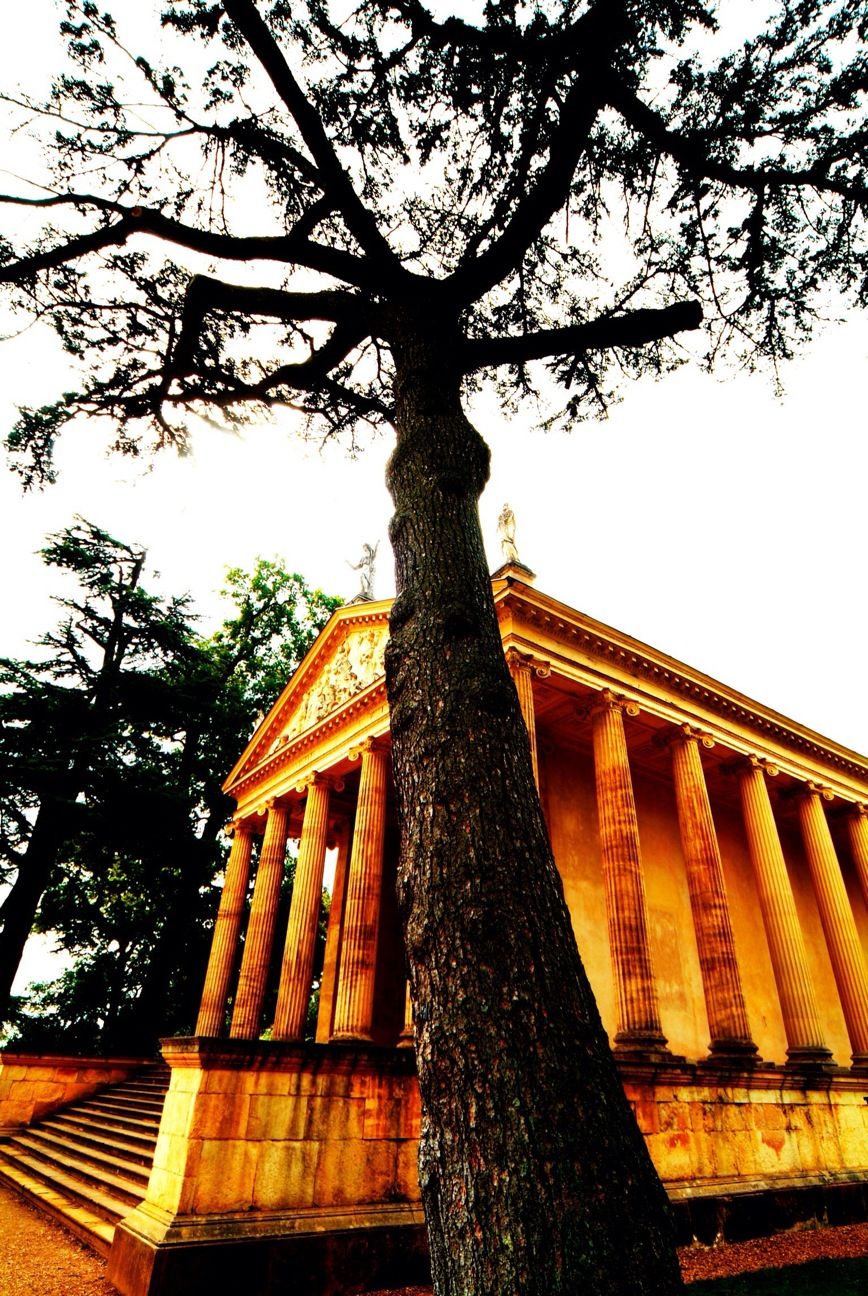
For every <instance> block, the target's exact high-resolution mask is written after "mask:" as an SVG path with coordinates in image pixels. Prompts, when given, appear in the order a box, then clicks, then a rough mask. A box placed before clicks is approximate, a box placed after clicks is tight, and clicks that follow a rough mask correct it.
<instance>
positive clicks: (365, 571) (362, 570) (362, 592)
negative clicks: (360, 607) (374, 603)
mask: <svg viewBox="0 0 868 1296" xmlns="http://www.w3.org/2000/svg"><path fill="white" fill-rule="evenodd" d="M379 547H380V542H379V540H378V541H377V543H376V544H375V545H369V544H363V545H362V556H361V558H360V559H359V561H358V562H357V563H351V562H348V563H347V566H348V567H349V568H350V569H351V570H352V571H357V572H359V574H360V577H359V579H360V583H361V584H360V589H359V592H358V594H356V595H355V597H354V598H351V599H350V602H351V603H357V602H364V603H369V602H371V600H372V599H373V597H374V570H375V565H376V558H377V550H378V549H379Z"/></svg>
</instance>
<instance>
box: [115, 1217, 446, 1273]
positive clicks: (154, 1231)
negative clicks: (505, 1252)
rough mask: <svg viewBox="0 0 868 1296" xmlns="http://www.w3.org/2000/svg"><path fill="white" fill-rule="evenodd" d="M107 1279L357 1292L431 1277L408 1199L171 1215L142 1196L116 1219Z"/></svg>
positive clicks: (419, 1221) (424, 1245) (421, 1225)
mask: <svg viewBox="0 0 868 1296" xmlns="http://www.w3.org/2000/svg"><path fill="white" fill-rule="evenodd" d="M108 1278H109V1281H110V1282H112V1283H114V1285H115V1287H117V1289H118V1291H119V1292H120V1293H122V1296H176V1294H177V1293H181V1292H183V1293H184V1296H214V1293H215V1292H224V1291H237V1292H244V1293H246V1296H278V1293H279V1294H280V1296H354V1294H355V1293H359V1292H362V1291H365V1290H369V1289H370V1288H371V1287H398V1286H408V1285H411V1284H417V1283H428V1282H430V1267H429V1263H428V1244H427V1238H426V1235H425V1226H424V1223H423V1220H422V1217H421V1211H420V1210H418V1208H412V1207H401V1206H398V1207H394V1208H391V1207H390V1208H385V1209H382V1208H378V1209H368V1210H365V1209H364V1208H362V1209H359V1210H356V1211H353V1212H342V1213H336V1212H334V1211H331V1212H316V1213H314V1212H311V1213H310V1214H308V1215H307V1216H302V1217H299V1216H298V1215H294V1216H291V1217H290V1216H277V1215H274V1216H270V1217H259V1218H257V1219H255V1220H250V1219H245V1218H244V1217H243V1216H242V1215H240V1214H239V1215H226V1216H223V1217H214V1216H212V1217H210V1218H209V1219H207V1220H203V1219H201V1218H198V1219H197V1218H195V1217H188V1218H187V1219H184V1218H183V1217H178V1216H176V1217H175V1218H174V1219H172V1218H171V1217H169V1216H167V1215H164V1214H163V1213H162V1212H160V1211H157V1210H154V1209H153V1208H152V1207H149V1206H148V1205H147V1204H144V1205H143V1206H140V1207H139V1208H138V1209H137V1210H135V1211H133V1213H132V1214H131V1215H129V1216H127V1218H126V1219H125V1220H124V1221H123V1222H122V1223H121V1224H119V1225H118V1229H117V1232H116V1234H115V1241H114V1245H113V1247H112V1251H111V1255H110V1258H109V1267H108Z"/></svg>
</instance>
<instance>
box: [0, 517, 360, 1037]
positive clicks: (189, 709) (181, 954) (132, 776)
mask: <svg viewBox="0 0 868 1296" xmlns="http://www.w3.org/2000/svg"><path fill="white" fill-rule="evenodd" d="M72 546H74V548H75V557H76V562H75V564H74V565H73V566H72V570H73V571H74V572H75V574H76V575H79V576H80V575H81V572H82V570H85V571H86V581H87V591H88V596H87V597H82V598H76V599H68V600H63V603H64V606H65V607H66V608H67V609H73V610H74V615H69V616H67V618H66V619H65V620H64V623H63V625H62V627H61V629H60V630H59V631H58V632H56V633H52V634H48V635H45V636H44V637H43V639H42V640H41V641H40V643H41V645H42V647H43V648H44V649H45V650H46V656H45V657H44V658H43V659H42V660H40V661H39V662H35V663H34V662H28V663H7V672H8V683H9V684H10V685H11V687H9V689H8V691H7V692H5V693H3V694H0V706H2V707H3V708H4V710H5V711H6V713H7V714H9V715H14V716H15V717H16V723H14V724H13V725H11V726H7V727H6V728H4V731H3V738H2V740H0V760H2V762H3V765H4V767H5V771H6V774H7V782H6V787H7V792H8V793H10V794H12V795H13V799H14V800H15V801H16V804H18V803H21V802H22V798H23V797H25V796H26V797H29V798H31V800H32V801H33V803H34V804H36V805H38V812H37V814H36V819H35V822H34V823H33V827H32V832H33V833H34V834H35V833H36V830H37V827H38V823H39V817H40V816H42V815H49V814H50V815H51V816H52V817H53V821H54V823H55V826H56V838H55V850H54V852H53V855H52V857H51V859H50V860H48V859H46V860H44V861H43V867H44V868H45V870H46V872H45V875H44V876H45V878H46V881H45V882H44V883H43V886H42V889H41V892H40V896H38V897H36V903H37V904H38V906H39V907H38V913H37V909H36V907H35V905H34V908H33V911H32V912H31V914H30V924H29V925H28V928H27V931H28V932H29V930H30V927H31V926H33V925H34V924H35V925H36V927H37V929H38V930H42V931H49V932H52V933H54V935H55V938H56V939H57V940H58V942H59V944H60V947H61V948H63V949H64V950H66V951H68V952H70V953H71V954H72V955H73V966H72V968H71V969H70V970H69V971H68V972H67V973H66V974H64V975H63V976H62V977H61V978H60V981H59V982H58V983H57V984H55V985H53V986H48V987H43V988H42V989H41V990H40V992H39V994H38V996H37V999H36V1000H35V1001H34V1002H33V1003H30V1004H25V1005H24V1006H23V1008H22V1009H21V1010H20V1011H19V1013H18V1016H17V1022H16V1025H17V1028H18V1030H19V1031H20V1032H21V1039H22V1041H23V1043H25V1044H27V1045H31V1046H37V1045H40V1046H44V1045H45V1043H46V1042H47V1041H48V1040H50V1039H51V1038H52V1037H53V1040H54V1042H55V1043H56V1041H57V1038H58V1036H59V1034H61V1033H62V1034H63V1037H64V1039H65V1040H66V1041H67V1042H68V1043H69V1044H70V1045H71V1044H72V1043H75V1044H76V1045H77V1046H79V1047H82V1048H93V1047H97V1046H99V1047H102V1048H109V1047H111V1048H116V1049H125V1050H130V1049H131V1050H133V1051H141V1049H142V1048H143V1047H148V1046H152V1045H154V1044H155V1043H156V1040H157V1038H158V1037H159V1035H160V1034H165V1033H166V1032H167V1031H179V1030H189V1029H190V1028H191V1026H192V1020H193V1017H194V1014H195V1008H196V1005H197V1002H198V995H199V992H200V990H201V979H202V971H203V968H204V962H205V958H206V954H207V941H208V923H209V920H210V919H211V918H212V917H213V913H212V910H213V907H214V902H215V898H216V893H215V891H214V888H213V886H212V883H213V879H214V876H215V874H216V873H217V871H218V870H219V869H220V867H221V866H222V863H223V856H224V848H223V843H222V840H221V832H220V830H221V828H222V826H223V824H224V823H225V821H226V818H227V816H228V815H229V813H230V812H231V803H230V802H229V800H228V799H227V798H226V797H225V796H224V794H223V792H222V788H221V784H222V782H223V779H224V777H225V774H226V770H227V769H229V768H231V765H232V764H233V763H234V760H235V758H236V756H237V751H238V744H239V741H240V740H241V739H242V738H243V736H245V735H246V734H247V733H249V732H250V730H251V728H252V726H253V724H254V722H255V719H256V717H257V714H258V713H259V711H260V710H261V709H262V707H263V704H264V703H265V704H270V702H272V701H273V700H274V698H275V697H276V695H277V694H278V693H279V692H280V689H281V688H282V687H283V685H284V684H285V683H286V681H287V680H288V678H289V676H290V675H291V674H292V672H293V670H294V669H295V667H296V666H297V665H298V662H299V660H300V659H301V657H302V656H303V655H304V652H305V651H306V650H307V648H308V646H309V645H310V643H311V641H312V640H313V638H314V637H315V635H316V633H317V632H318V630H319V629H320V628H321V627H322V625H323V624H324V623H325V621H326V620H327V619H328V617H329V616H330V615H331V612H332V611H333V609H334V608H335V607H336V606H337V605H338V602H339V600H337V599H334V598H330V597H328V596H326V595H324V594H322V593H321V592H320V591H318V590H311V589H310V588H309V587H308V585H307V584H306V582H305V581H304V579H303V578H302V577H301V576H299V575H297V574H293V573H290V572H288V571H287V570H286V568H285V567H284V566H283V564H281V563H280V562H277V561H266V560H262V559H260V560H259V562H258V563H257V566H256V568H255V570H254V571H253V572H252V573H251V574H250V575H245V574H244V573H243V572H241V571H240V570H238V569H236V570H233V571H231V572H229V573H228V576H227V590H226V593H227V595H228V596H229V597H230V599H231V601H232V602H233V603H234V612H233V615H232V616H231V617H230V618H228V619H227V620H226V621H225V622H224V623H223V625H222V627H221V629H220V630H219V631H218V632H217V633H216V634H214V635H212V636H211V637H210V638H207V639H205V638H202V637H201V636H199V635H197V634H196V633H195V631H194V629H193V624H192V621H193V618H192V616H191V613H190V610H189V604H188V601H187V600H183V599H182V600H178V599H175V600H170V601H168V602H166V601H161V600H157V599H155V598H154V597H153V596H151V595H147V594H145V593H144V592H143V591H142V589H141V586H140V584H139V583H138V578H139V574H140V571H141V555H139V556H138V559H137V563H138V567H137V573H136V581H137V584H136V597H137V602H136V603H135V609H134V607H133V602H132V600H131V599H130V598H127V599H126V601H125V603H124V616H125V618H126V619H125V620H124V621H123V626H122V629H121V631H120V632H119V636H120V641H121V642H123V644H124V645H125V648H124V654H123V655H121V656H120V657H119V658H118V660H117V661H116V663H115V675H114V680H113V685H112V691H111V696H110V705H107V708H106V709H105V710H104V712H103V714H102V722H101V724H100V726H99V728H98V729H97V727H96V726H95V725H93V724H91V725H90V728H89V731H88V732H89V733H90V734H91V735H92V737H91V739H90V741H89V742H88V743H87V744H86V745H83V742H82V733H83V730H82V720H81V715H82V713H84V714H85V716H87V715H88V714H89V711H88V708H89V706H92V703H91V695H92V693H93V690H94V666H93V665H92V663H91V662H90V659H89V656H88V645H87V641H88V638H89V639H90V640H91V641H92V642H93V643H94V644H96V645H97V647H98V649H99V651H102V645H103V640H104V638H105V637H106V636H107V635H110V634H111V627H112V626H114V620H113V619H112V618H111V617H110V616H109V615H108V613H107V610H106V607H105V606H104V603H105V592H104V591H105V586H104V584H103V583H101V582H100V580H98V579H97V575H98V574H99V573H102V574H103V575H104V574H105V571H106V568H107V567H108V568H109V569H110V568H111V567H112V564H113V563H115V562H116V556H117V554H118V553H120V554H122V555H123V554H125V553H126V547H125V546H123V545H121V544H120V542H118V541H115V540H112V539H111V537H108V536H107V535H106V534H105V533H104V532H100V531H99V530H98V529H97V528H95V527H93V526H92V525H91V524H89V523H79V524H77V526H76V528H73V529H71V530H70V531H67V532H63V533H61V535H60V536H58V537H55V540H54V542H53V544H52V545H51V546H49V548H48V549H47V550H45V551H44V556H45V557H46V561H48V562H50V563H53V564H54V565H57V558H58V555H59V554H60V555H64V556H67V555H68V554H69V552H70V548H71V547H72ZM82 563H84V564H85V566H84V568H82V566H81V564H82ZM109 588H110V589H113V587H112V586H109ZM134 611H135V615H134ZM145 621H147V626H146V625H145V624H144V623H145ZM134 643H135V645H136V652H135V653H133V651H132V649H133V644H134ZM58 715H59V716H61V717H62V721H63V724H61V723H60V722H59V721H58V719H57V717H58ZM63 726H66V727H65V728H64V727H63ZM64 744H66V745H64ZM49 758H50V760H51V761H53V762H54V764H56V765H59V766H60V769H61V772H62V774H63V777H64V781H63V790H64V792H65V793H66V797H67V801H71V803H72V807H73V808H72V812H71V813H70V815H69V816H68V817H67V818H65V819H64V820H63V821H62V823H60V824H58V823H57V817H56V814H57V812H56V800H57V798H56V795H55V780H54V779H53V768H54V767H53V765H47V761H48V759H49ZM16 762H17V763H16ZM73 765H75V781H74V783H73V782H72V767H73ZM49 777H51V779H52V781H51V782H50V785H48V786H47V785H46V779H47V778H49ZM21 819H22V824H23V827H22V828H21V830H20V833H19V836H20V835H21V834H26V831H27V816H26V814H24V813H22V814H21ZM30 861H31V856H30V843H29V842H27V844H26V845H24V847H23V849H22V848H20V846H19V849H18V850H15V849H10V851H9V853H8V855H7V858H6V862H7V866H8V867H9V868H17V873H18V878H19V879H20V878H22V877H25V876H26V870H27V868H28V866H29V864H30ZM18 885H19V882H18V881H17V880H16V882H15V885H14V886H13V889H12V892H11V893H10V897H11V896H14V893H15V887H17V886H18ZM35 889H36V888H35V887H33V886H32V887H31V894H32V893H33V892H34V891H35ZM7 904H8V901H7ZM10 961H11V960H10ZM16 966H17V964H16ZM12 975H13V976H14V970H13V971H12Z"/></svg>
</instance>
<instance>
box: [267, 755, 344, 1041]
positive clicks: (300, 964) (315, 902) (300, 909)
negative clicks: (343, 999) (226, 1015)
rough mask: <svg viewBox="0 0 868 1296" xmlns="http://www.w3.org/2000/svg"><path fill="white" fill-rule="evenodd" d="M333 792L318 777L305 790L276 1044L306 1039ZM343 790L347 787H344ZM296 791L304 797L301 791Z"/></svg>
mask: <svg viewBox="0 0 868 1296" xmlns="http://www.w3.org/2000/svg"><path fill="white" fill-rule="evenodd" d="M332 786H333V783H332V780H330V779H328V778H324V777H322V776H321V775H319V774H315V775H314V777H313V778H312V779H310V781H309V782H308V784H307V802H306V804H305V807H304V821H303V823H302V828H301V841H300V842H299V849H298V861H297V863H296V866H295V881H294V883H293V887H292V902H291V904H290V908H289V921H288V923H287V925H286V944H285V946H284V951H283V963H282V966H281V970H280V987H279V989H278V992H277V1007H276V1008H275V1012H274V1026H273V1027H272V1037H273V1038H274V1039H285V1040H300V1039H301V1038H302V1036H303V1034H304V1023H305V1018H306V1017H307V1006H308V1003H309V1001H310V985H311V980H312V979H313V958H314V950H315V946H316V929H317V923H318V922H319V911H320V906H321V904H322V879H323V869H324V867H325V853H326V844H327V839H328V827H329V823H328V817H329V793H330V790H331V787H332ZM340 787H343V784H342V783H341V784H340ZM298 790H299V791H303V788H299V789H298Z"/></svg>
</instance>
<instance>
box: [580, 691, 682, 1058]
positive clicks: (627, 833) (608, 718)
mask: <svg viewBox="0 0 868 1296" xmlns="http://www.w3.org/2000/svg"><path fill="white" fill-rule="evenodd" d="M624 711H626V712H627V714H628V715H637V714H638V711H639V708H638V707H637V706H636V705H635V704H634V703H630V702H626V701H624V699H622V698H618V697H616V696H615V694H613V693H612V692H610V691H609V690H608V689H604V690H603V692H602V694H601V695H600V699H599V701H598V702H596V703H595V704H594V705H593V706H592V707H591V716H592V718H593V742H594V766H595V770H596V790H597V812H598V816H599V823H600V845H601V849H602V856H603V876H604V879H605V887H606V912H607V916H608V925H609V946H610V952H611V957H612V968H613V972H614V979H615V989H616V992H617V998H618V1030H617V1033H616V1035H615V1052H616V1053H623V1054H630V1055H639V1056H649V1057H654V1056H660V1055H666V1056H668V1050H667V1049H666V1037H665V1036H664V1034H663V1031H662V1030H661V1027H660V1008H659V1004H658V999H657V987H656V984H655V980H654V970H653V967H652V963H651V950H650V947H649V943H648V913H647V901H646V898H645V881H644V878H643V875H642V860H641V855H640V850H639V824H638V820H637V818H636V803H635V799H634V796H633V783H632V779H631V777H630V763H629V759H628V755H627V741H626V737H625V735H624V720H623V712H624Z"/></svg>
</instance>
